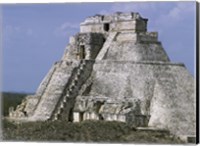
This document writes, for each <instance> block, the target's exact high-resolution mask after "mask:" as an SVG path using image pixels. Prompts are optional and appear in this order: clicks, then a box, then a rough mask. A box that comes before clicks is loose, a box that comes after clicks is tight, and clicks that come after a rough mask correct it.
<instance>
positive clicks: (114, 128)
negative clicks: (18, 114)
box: [3, 120, 182, 144]
mask: <svg viewBox="0 0 200 146" xmlns="http://www.w3.org/2000/svg"><path fill="white" fill-rule="evenodd" d="M3 140H4V141H48V142H99V143H100V142H102V143H160V144H169V143H171V144H172V143H176V144H177V143H182V142H181V141H180V140H179V139H177V138H175V137H171V136H169V135H168V134H166V133H161V132H159V131H158V132H144V131H138V130H136V129H134V128H130V127H129V126H127V125H126V124H125V123H122V122H116V121H112V122H111V121H107V122H106V121H89V120H88V121H83V122H80V123H70V122H66V121H46V122H28V123H20V124H14V123H11V122H9V121H7V120H3Z"/></svg>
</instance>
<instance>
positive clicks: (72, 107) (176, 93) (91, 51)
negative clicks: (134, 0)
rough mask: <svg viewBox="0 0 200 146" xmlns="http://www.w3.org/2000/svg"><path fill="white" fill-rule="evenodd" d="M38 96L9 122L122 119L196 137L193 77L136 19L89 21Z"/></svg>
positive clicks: (14, 112)
mask: <svg viewBox="0 0 200 146" xmlns="http://www.w3.org/2000/svg"><path fill="white" fill-rule="evenodd" d="M69 42H70V43H69V45H68V46H67V47H66V49H65V52H64V55H63V57H62V59H61V61H58V62H56V63H55V64H54V65H53V66H52V68H51V69H50V71H49V73H48V74H47V76H46V77H45V78H44V80H43V81H42V83H41V84H40V86H39V88H38V90H37V92H36V95H34V96H30V97H27V98H26V100H24V101H23V102H22V104H21V105H19V106H18V107H17V109H12V108H11V109H10V119H12V120H19V121H30V120H31V121H39V120H40V121H45V120H63V119H64V120H68V121H72V122H80V121H83V120H88V119H90V120H91V119H92V120H106V121H113V120H116V121H122V122H126V123H127V124H129V125H130V126H133V127H138V126H139V127H141V126H142V127H146V126H150V127H153V128H162V129H167V130H169V131H170V132H171V133H173V134H176V135H181V136H182V137H184V136H186V137H187V135H190V136H191V135H195V134H196V131H195V126H196V125H195V123H196V119H195V117H196V115H195V112H196V111H195V109H196V107H195V103H196V100H195V85H194V78H193V77H192V76H191V75H190V73H189V72H188V71H187V69H186V68H185V66H184V65H183V64H181V63H171V62H170V59H169V57H168V56H167V54H166V52H165V50H164V49H163V47H162V44H161V42H159V41H158V33H157V32H147V19H144V18H142V17H141V16H140V15H139V14H138V13H119V12H118V13H115V14H112V15H96V16H93V17H89V18H87V19H86V20H85V21H84V22H83V23H81V26H80V33H78V34H76V35H75V36H73V37H71V38H70V41H69Z"/></svg>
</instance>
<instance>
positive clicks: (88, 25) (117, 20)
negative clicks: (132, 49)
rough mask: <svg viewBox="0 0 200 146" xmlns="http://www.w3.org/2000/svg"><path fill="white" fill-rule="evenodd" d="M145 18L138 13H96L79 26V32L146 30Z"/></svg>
mask: <svg viewBox="0 0 200 146" xmlns="http://www.w3.org/2000/svg"><path fill="white" fill-rule="evenodd" d="M147 20H148V19H144V18H142V17H141V16H140V15H139V14H138V13H115V14H113V15H108V16H106V15H96V16H93V17H89V18H87V19H86V20H85V21H84V22H83V23H81V26H80V32H81V33H88V32H98V33H107V32H110V31H127V30H129V31H130V30H131V31H133V32H146V31H147Z"/></svg>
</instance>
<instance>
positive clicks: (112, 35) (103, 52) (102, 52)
mask: <svg viewBox="0 0 200 146" xmlns="http://www.w3.org/2000/svg"><path fill="white" fill-rule="evenodd" d="M117 34H118V32H110V34H109V36H108V38H107V39H106V42H105V43H104V45H103V47H102V49H101V50H100V52H99V54H98V55H97V57H96V60H102V59H103V58H104V56H105V55H106V52H107V51H108V48H109V47H110V44H111V43H112V42H113V41H114V40H115V38H116V36H117Z"/></svg>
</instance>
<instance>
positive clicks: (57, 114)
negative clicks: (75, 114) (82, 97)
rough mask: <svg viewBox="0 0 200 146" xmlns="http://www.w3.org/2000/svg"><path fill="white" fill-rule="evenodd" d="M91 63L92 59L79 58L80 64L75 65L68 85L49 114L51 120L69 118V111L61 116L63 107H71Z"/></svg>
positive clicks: (90, 69)
mask: <svg viewBox="0 0 200 146" xmlns="http://www.w3.org/2000/svg"><path fill="white" fill-rule="evenodd" d="M93 63H94V61H92V60H81V62H80V65H79V66H78V67H77V69H76V71H75V73H74V74H72V75H71V81H69V83H68V85H67V86H66V87H65V91H64V92H63V95H62V96H61V98H60V100H59V102H58V104H57V106H56V108H55V110H54V112H53V114H52V116H51V119H52V120H59V119H65V120H66V119H68V120H69V114H70V113H69V112H68V113H67V114H66V115H65V116H62V114H63V113H64V109H66V108H67V109H69V108H72V107H73V105H74V102H75V98H76V96H77V95H78V91H79V90H80V88H81V86H82V85H83V84H84V83H85V81H86V80H87V79H88V78H89V77H90V74H91V72H92V67H93ZM67 111H69V110H67Z"/></svg>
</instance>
